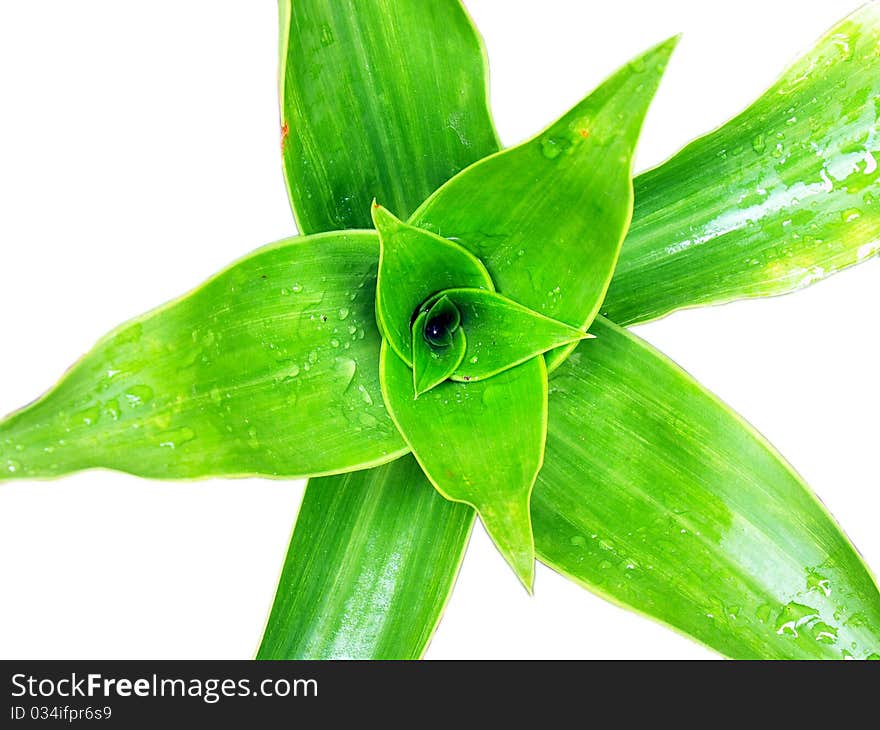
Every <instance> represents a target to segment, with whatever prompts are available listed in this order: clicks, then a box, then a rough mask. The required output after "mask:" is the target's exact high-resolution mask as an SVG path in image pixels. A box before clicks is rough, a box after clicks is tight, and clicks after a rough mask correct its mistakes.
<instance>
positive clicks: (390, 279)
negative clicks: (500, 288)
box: [373, 205, 494, 366]
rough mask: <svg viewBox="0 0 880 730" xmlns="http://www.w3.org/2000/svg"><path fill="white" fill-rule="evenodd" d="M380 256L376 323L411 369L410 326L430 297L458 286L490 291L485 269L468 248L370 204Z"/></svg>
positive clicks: (490, 281)
mask: <svg viewBox="0 0 880 730" xmlns="http://www.w3.org/2000/svg"><path fill="white" fill-rule="evenodd" d="M373 221H374V222H375V224H376V230H378V231H379V240H380V241H381V245H382V253H381V256H380V258H379V281H378V284H377V285H376V320H377V322H378V323H379V328H380V330H381V331H382V334H383V335H384V336H385V338H386V339H387V340H388V343H389V344H390V345H391V347H392V348H393V349H394V352H395V353H396V354H397V356H398V357H399V358H401V359H402V360H403V361H404V362H405V363H406V364H407V365H410V366H412V347H413V345H412V323H413V320H414V319H415V318H416V316H417V312H418V310H419V308H420V307H421V306H422V305H423V304H425V303H426V302H427V300H428V299H429V298H430V297H431V296H432V295H434V294H437V293H438V292H440V291H442V290H444V289H450V288H452V287H457V286H472V287H477V288H486V289H490V290H491V289H493V288H494V287H493V285H492V279H491V278H489V274H488V272H487V271H486V267H485V266H483V264H482V263H481V262H480V261H479V260H478V259H477V258H476V257H475V256H474V255H473V254H471V253H470V252H469V251H468V250H467V249H465V248H463V247H461V246H459V245H458V244H457V243H453V242H452V241H448V240H447V239H445V238H441V237H440V236H436V235H434V234H433V233H428V232H427V231H423V230H421V229H419V228H414V227H413V226H410V225H407V224H406V223H403V222H402V221H400V220H398V219H397V218H395V217H394V216H393V215H391V213H389V212H388V211H387V210H385V208H382V207H381V206H375V205H374V206H373Z"/></svg>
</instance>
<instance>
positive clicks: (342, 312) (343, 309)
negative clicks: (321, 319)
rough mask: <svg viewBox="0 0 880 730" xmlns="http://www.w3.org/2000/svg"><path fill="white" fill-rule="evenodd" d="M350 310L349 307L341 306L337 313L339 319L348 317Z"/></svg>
mask: <svg viewBox="0 0 880 730" xmlns="http://www.w3.org/2000/svg"><path fill="white" fill-rule="evenodd" d="M349 312H350V310H349V308H348V307H340V308H339V312H338V313H337V314H339V319H346V318H347V317H348V315H349Z"/></svg>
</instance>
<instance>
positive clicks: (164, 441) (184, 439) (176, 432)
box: [159, 426, 196, 449]
mask: <svg viewBox="0 0 880 730" xmlns="http://www.w3.org/2000/svg"><path fill="white" fill-rule="evenodd" d="M195 437H196V434H195V431H193V430H192V429H191V428H189V427H187V426H184V427H183V428H175V429H172V430H170V431H163V432H162V433H160V434H159V446H161V447H163V448H168V449H177V448H180V447H181V446H183V444H185V443H188V442H190V441H192V440H193V439H194V438H195Z"/></svg>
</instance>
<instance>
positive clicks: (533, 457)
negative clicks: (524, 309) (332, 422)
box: [379, 341, 547, 591]
mask: <svg viewBox="0 0 880 730" xmlns="http://www.w3.org/2000/svg"><path fill="white" fill-rule="evenodd" d="M379 370H380V377H381V379H382V394H383V395H384V396H385V401H386V403H387V404H388V410H389V412H390V413H391V416H392V418H394V421H395V423H397V425H398V427H399V428H400V432H401V433H402V434H403V436H404V438H405V439H406V441H407V443H408V444H409V445H410V447H411V448H412V451H413V454H414V455H415V457H416V459H417V460H418V462H419V464H420V465H421V467H422V469H424V471H425V474H427V476H428V478H429V479H430V480H431V482H432V483H433V484H434V486H435V487H436V488H437V490H438V491H439V492H440V493H441V494H442V495H443V496H444V497H446V498H447V499H451V500H454V501H456V502H464V503H466V504H469V505H471V506H472V507H474V508H475V509H476V510H477V512H478V513H479V514H480V518H481V519H482V520H483V525H484V526H485V527H486V531H487V532H488V533H489V535H490V537H491V538H492V539H493V540H494V542H495V544H496V545H497V546H498V549H499V550H500V551H501V554H502V555H503V556H504V558H505V560H507V562H508V563H509V564H510V566H511V567H512V568H513V569H514V571H515V572H516V574H517V576H518V577H519V579H520V580H521V581H522V582H523V585H525V587H526V588H527V589H528V590H529V591H531V586H532V579H533V577H534V566H535V553H534V543H533V540H532V527H531V519H530V517H529V497H530V495H531V492H532V486H533V485H534V483H535V477H536V475H537V473H538V470H539V469H540V468H541V463H542V461H543V458H544V438H545V433H546V429H547V371H546V368H545V366H544V359H543V358H542V357H540V356H539V357H536V358H534V359H532V360H530V361H529V362H526V363H523V364H522V365H520V366H519V367H516V368H513V369H511V370H507V371H505V372H504V373H501V374H500V375H497V376H495V377H494V378H491V379H490V380H486V381H484V382H478V383H454V382H451V381H450V382H446V383H441V384H440V385H438V386H437V387H436V388H433V389H432V390H430V391H428V392H427V393H425V394H423V395H421V396H419V398H418V400H416V399H415V398H414V397H413V394H412V373H411V372H410V369H409V367H407V365H406V363H405V362H403V360H401V359H400V358H399V357H397V355H395V354H394V351H393V350H392V349H391V348H390V347H389V346H388V343H387V341H386V342H384V343H383V345H382V355H381V362H380V366H379Z"/></svg>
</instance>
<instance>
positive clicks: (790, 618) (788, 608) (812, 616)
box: [776, 601, 819, 637]
mask: <svg viewBox="0 0 880 730" xmlns="http://www.w3.org/2000/svg"><path fill="white" fill-rule="evenodd" d="M818 618H819V612H818V611H817V610H816V609H815V608H812V607H810V606H805V605H804V604H802V603H796V602H795V601H791V602H790V603H787V604H786V605H785V606H783V608H782V610H781V611H780V612H779V616H778V617H777V618H776V633H777V634H779V635H780V636H792V637H797V636H798V628H800V627H802V626H803V625H804V624H806V623H808V622H810V621H815V620H817V619H818Z"/></svg>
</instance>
